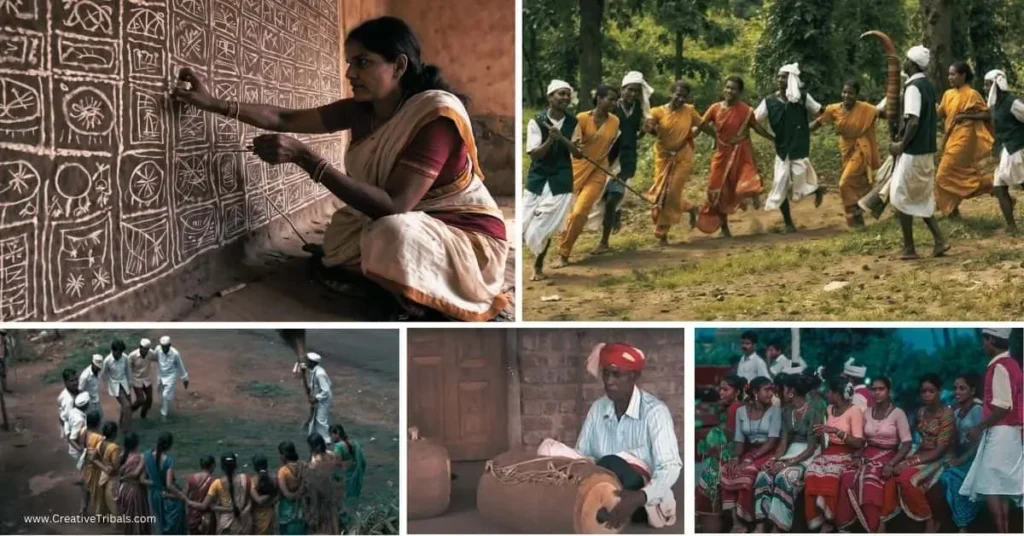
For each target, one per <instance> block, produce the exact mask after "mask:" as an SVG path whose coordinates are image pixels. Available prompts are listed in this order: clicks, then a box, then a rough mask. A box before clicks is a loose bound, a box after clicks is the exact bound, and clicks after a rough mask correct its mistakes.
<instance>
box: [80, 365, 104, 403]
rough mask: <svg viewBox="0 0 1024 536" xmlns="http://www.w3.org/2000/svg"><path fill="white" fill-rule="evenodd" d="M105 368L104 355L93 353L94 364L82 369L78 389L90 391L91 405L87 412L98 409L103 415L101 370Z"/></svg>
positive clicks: (85, 391) (84, 391)
mask: <svg viewBox="0 0 1024 536" xmlns="http://www.w3.org/2000/svg"><path fill="white" fill-rule="evenodd" d="M102 370H103V356H101V355H100V354H93V356H92V364H90V365H89V366H88V367H86V368H85V370H83V371H82V374H81V375H80V376H79V377H78V390H79V391H80V392H83V393H89V407H87V408H86V409H85V412H86V413H88V412H90V411H98V412H99V413H100V417H102V416H103V406H102V405H100V371H102Z"/></svg>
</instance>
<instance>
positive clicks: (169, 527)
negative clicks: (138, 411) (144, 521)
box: [143, 432, 186, 534]
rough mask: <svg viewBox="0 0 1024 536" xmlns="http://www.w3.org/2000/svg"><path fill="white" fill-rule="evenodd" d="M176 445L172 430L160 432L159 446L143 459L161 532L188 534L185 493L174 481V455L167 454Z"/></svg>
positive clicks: (148, 452) (154, 512) (151, 499)
mask: <svg viewBox="0 0 1024 536" xmlns="http://www.w3.org/2000/svg"><path fill="white" fill-rule="evenodd" d="M172 445H174V437H173V436H172V435H171V433H170V432H164V433H162V434H160V437H158V438H157V440H156V448H155V449H153V450H150V451H146V453H145V454H144V455H143V459H144V461H145V464H146V476H147V477H148V478H149V481H150V484H149V508H150V510H151V511H152V512H153V515H154V516H156V526H157V528H158V529H159V531H160V534H185V500H186V499H185V495H184V494H183V493H182V492H181V490H179V489H178V486H177V484H175V482H174V457H173V456H171V455H170V454H167V453H168V452H169V451H170V450H171V446H172Z"/></svg>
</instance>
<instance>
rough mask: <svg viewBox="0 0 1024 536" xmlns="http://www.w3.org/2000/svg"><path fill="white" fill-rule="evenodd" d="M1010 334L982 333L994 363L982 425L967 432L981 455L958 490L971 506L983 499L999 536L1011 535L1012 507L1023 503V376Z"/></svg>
mask: <svg viewBox="0 0 1024 536" xmlns="http://www.w3.org/2000/svg"><path fill="white" fill-rule="evenodd" d="M1010 333H1011V328H987V329H983V330H981V334H982V335H981V338H982V345H983V347H984V350H985V353H986V354H987V355H988V357H989V358H990V359H991V361H989V363H988V366H987V367H986V369H985V388H984V391H983V399H982V400H983V401H984V402H983V404H984V405H983V406H982V415H983V417H982V421H981V422H980V423H978V424H977V425H975V426H974V427H973V428H971V429H970V431H969V432H968V436H969V437H970V440H971V441H972V442H975V441H977V442H978V443H977V445H978V451H977V454H976V455H975V458H974V463H972V464H971V469H970V471H968V472H967V476H966V477H965V478H964V483H963V485H962V486H960V495H967V496H968V497H970V498H971V500H972V501H981V499H982V497H984V500H985V502H986V503H987V505H988V511H989V513H991V514H992V519H993V520H994V521H995V524H996V530H995V532H1010V530H1009V524H1010V512H1011V511H1012V510H1013V508H1012V507H1011V503H1014V504H1015V505H1016V507H1020V506H1021V504H1022V503H1024V443H1022V435H1021V434H1022V432H1021V430H1022V427H1024V409H1022V407H1021V406H1022V401H1024V374H1022V372H1021V366H1020V363H1018V362H1017V360H1016V359H1014V358H1013V357H1012V356H1011V355H1010V351H1009V349H1010V340H1009V339H1010ZM1015 515H1016V514H1015Z"/></svg>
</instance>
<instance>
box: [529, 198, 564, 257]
mask: <svg viewBox="0 0 1024 536" xmlns="http://www.w3.org/2000/svg"><path fill="white" fill-rule="evenodd" d="M571 211H572V193H565V194H559V195H554V194H552V193H551V187H550V186H548V185H547V184H545V185H544V191H543V192H542V193H541V194H540V195H537V194H535V193H533V192H531V191H529V190H527V191H526V193H525V195H524V196H523V243H524V244H526V247H527V248H529V249H530V252H532V253H533V254H534V255H540V253H541V252H542V251H544V246H546V245H547V243H548V240H549V239H550V238H551V237H552V236H554V234H555V233H557V232H559V231H561V230H562V227H564V226H565V220H566V219H567V218H568V217H569V212H571Z"/></svg>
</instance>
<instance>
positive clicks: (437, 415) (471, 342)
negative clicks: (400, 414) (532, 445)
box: [407, 329, 508, 461]
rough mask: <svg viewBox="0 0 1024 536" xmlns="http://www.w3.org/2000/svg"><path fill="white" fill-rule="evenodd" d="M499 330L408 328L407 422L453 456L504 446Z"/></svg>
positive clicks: (485, 455) (502, 333) (471, 456)
mask: <svg viewBox="0 0 1024 536" xmlns="http://www.w3.org/2000/svg"><path fill="white" fill-rule="evenodd" d="M506 331H508V330H504V329H410V330H409V336H408V353H407V355H408V360H409V368H408V383H409V391H408V392H409V396H408V408H409V413H408V417H409V419H408V421H409V426H416V427H419V429H420V435H422V436H424V437H427V438H431V439H435V440H438V441H441V442H442V443H444V445H445V447H447V448H448V453H449V455H450V456H451V458H452V460H453V461H464V460H486V459H489V458H492V457H493V456H495V455H497V454H500V453H501V452H503V451H505V450H506V449H507V448H508V411H507V406H508V400H507V396H508V385H507V382H506V378H505V363H506V361H507V360H506V357H505V353H506V352H505V337H506V336H507V335H506Z"/></svg>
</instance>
